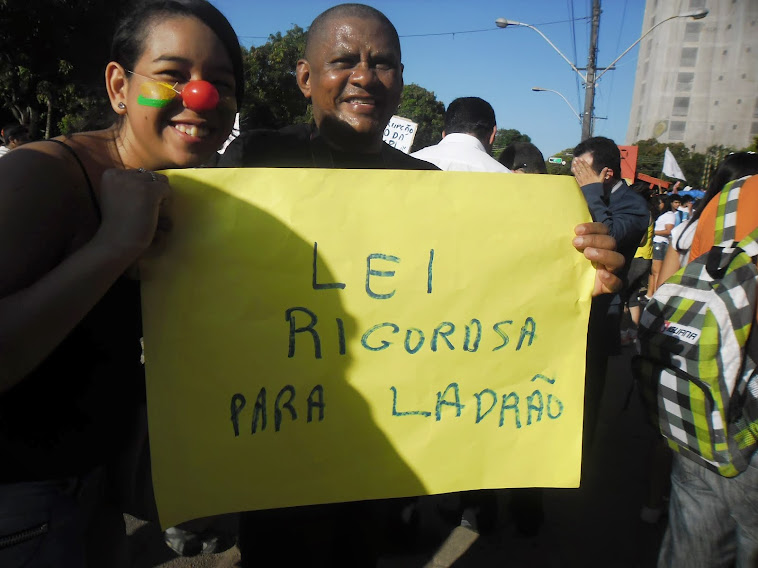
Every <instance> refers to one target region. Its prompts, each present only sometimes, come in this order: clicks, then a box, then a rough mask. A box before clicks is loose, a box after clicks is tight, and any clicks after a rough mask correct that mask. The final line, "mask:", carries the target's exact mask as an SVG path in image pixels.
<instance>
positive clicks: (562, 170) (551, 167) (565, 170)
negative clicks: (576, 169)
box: [545, 148, 574, 176]
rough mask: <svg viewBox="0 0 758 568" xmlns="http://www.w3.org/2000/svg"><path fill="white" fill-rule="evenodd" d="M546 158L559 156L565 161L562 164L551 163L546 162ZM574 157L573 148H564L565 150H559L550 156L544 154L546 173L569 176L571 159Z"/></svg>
mask: <svg viewBox="0 0 758 568" xmlns="http://www.w3.org/2000/svg"><path fill="white" fill-rule="evenodd" d="M548 158H560V159H561V160H563V161H564V162H565V163H564V164H552V163H550V162H547V159H548ZM573 159H574V148H566V149H565V150H561V151H560V152H558V153H557V154H553V155H552V156H546V157H545V160H546V164H547V173H549V174H552V175H555V176H570V175H573V174H572V173H571V160H573Z"/></svg>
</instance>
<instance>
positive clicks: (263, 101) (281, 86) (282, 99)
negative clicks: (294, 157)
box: [240, 26, 311, 128]
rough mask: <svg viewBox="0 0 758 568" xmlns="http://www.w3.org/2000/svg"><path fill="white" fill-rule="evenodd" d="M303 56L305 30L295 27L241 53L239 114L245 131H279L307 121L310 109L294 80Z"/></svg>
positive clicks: (309, 117) (309, 116) (271, 36)
mask: <svg viewBox="0 0 758 568" xmlns="http://www.w3.org/2000/svg"><path fill="white" fill-rule="evenodd" d="M304 52H305V30H304V29H303V28H301V27H299V26H294V27H293V28H292V29H291V30H289V31H287V33H285V34H284V35H282V34H281V32H277V33H276V34H273V35H270V36H269V38H268V41H267V42H266V43H265V44H263V45H262V46H260V47H251V48H250V49H249V50H243V60H244V66H245V100H244V102H243V103H242V108H241V109H240V113H241V115H242V116H243V120H244V123H245V124H244V126H245V127H247V128H282V127H284V126H287V125H289V124H296V123H299V122H309V121H310V119H311V112H310V106H309V104H308V101H307V99H306V98H305V97H304V96H303V93H302V92H301V91H300V88H299V87H298V86H297V81H296V79H295V67H296V65H297V60H298V59H300V58H301V57H302V56H303V53H304Z"/></svg>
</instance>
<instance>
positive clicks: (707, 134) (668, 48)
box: [626, 0, 758, 152]
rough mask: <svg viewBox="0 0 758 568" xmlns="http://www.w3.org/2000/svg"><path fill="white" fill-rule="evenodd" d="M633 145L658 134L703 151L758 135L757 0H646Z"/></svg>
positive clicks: (634, 101) (738, 143)
mask: <svg viewBox="0 0 758 568" xmlns="http://www.w3.org/2000/svg"><path fill="white" fill-rule="evenodd" d="M703 8H706V9H708V10H709V11H710V12H709V14H708V16H707V17H706V18H704V19H702V20H692V19H684V18H677V19H674V20H672V21H670V22H667V23H665V24H663V25H662V26H660V27H659V28H657V29H656V30H655V31H653V32H652V33H651V34H650V35H648V36H647V37H646V38H645V39H643V40H642V42H641V43H640V48H639V56H638V60H637V74H636V78H635V86H634V96H633V98H632V107H631V112H630V116H629V129H628V131H627V134H626V140H627V143H629V144H631V143H634V142H635V141H637V140H644V139H648V138H656V139H657V140H658V141H659V142H664V143H666V142H683V143H684V144H686V145H687V146H689V147H690V148H691V149H692V150H694V151H696V152H705V151H706V150H707V149H708V148H709V147H710V146H714V145H722V146H732V147H735V148H738V149H740V148H744V147H746V146H748V145H749V144H750V143H751V141H752V140H753V137H755V136H758V82H757V81H758V0H647V4H646V6H645V17H644V19H643V24H642V29H643V32H644V31H646V30H649V29H650V28H651V27H652V26H654V25H655V24H656V23H657V22H660V21H662V20H664V19H666V18H668V17H670V16H674V15H676V14H682V13H685V12H689V11H694V10H701V9H703Z"/></svg>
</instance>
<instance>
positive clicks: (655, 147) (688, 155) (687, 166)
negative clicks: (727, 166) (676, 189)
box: [634, 138, 711, 187]
mask: <svg viewBox="0 0 758 568" xmlns="http://www.w3.org/2000/svg"><path fill="white" fill-rule="evenodd" d="M634 145H635V146H637V148H638V154H637V171H638V172H642V173H643V174H647V175H649V176H654V177H657V178H661V179H664V180H669V181H672V180H673V178H668V177H667V176H665V175H663V174H662V173H661V170H662V169H663V155H664V153H665V152H666V148H668V149H669V150H671V153H672V154H673V155H674V158H676V163H677V164H679V167H680V168H681V169H682V173H683V174H684V177H685V178H687V185H691V186H693V187H698V186H703V185H705V183H704V182H703V173H704V169H705V167H706V161H707V155H708V154H709V153H711V151H710V149H709V151H708V152H707V153H706V154H700V153H698V152H692V151H690V149H689V148H687V146H685V145H684V144H682V143H681V142H675V143H662V142H658V141H657V140H656V139H655V138H649V139H648V140H639V141H637V142H635V143H634Z"/></svg>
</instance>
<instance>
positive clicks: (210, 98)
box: [182, 81, 219, 112]
mask: <svg viewBox="0 0 758 568" xmlns="http://www.w3.org/2000/svg"><path fill="white" fill-rule="evenodd" d="M218 99H219V96H218V90H217V89H216V87H214V86H213V85H211V84H210V83H209V82H208V81H190V82H189V83H187V84H186V85H185V86H184V88H183V89H182V100H183V101H184V106H186V107H187V108H188V109H190V110H194V111H197V112H202V111H205V110H213V109H214V108H216V106H217V105H218Z"/></svg>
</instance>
